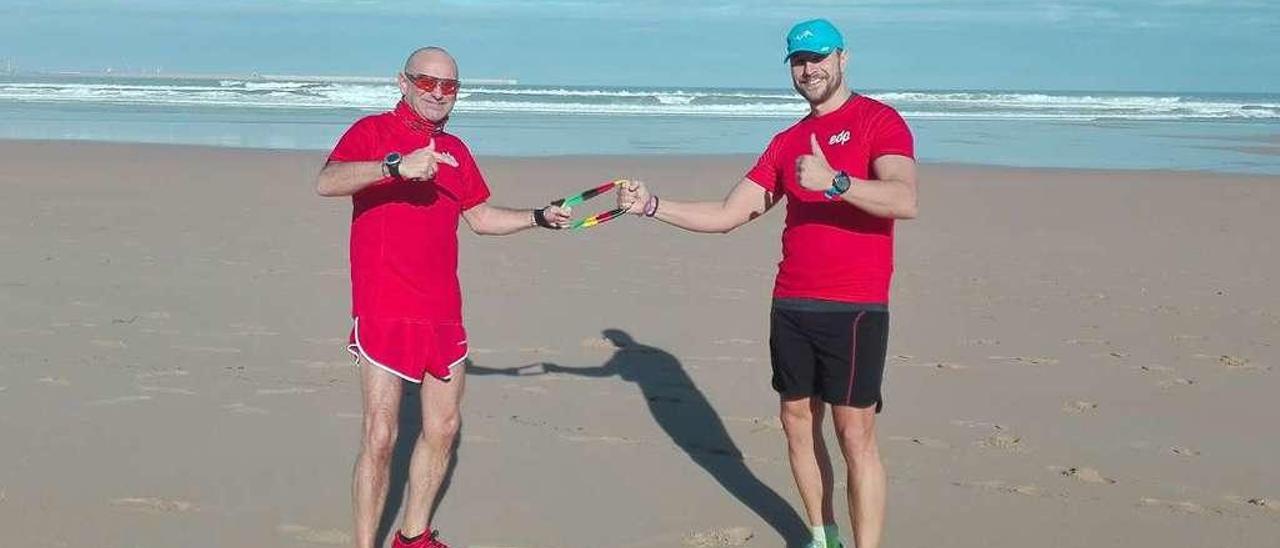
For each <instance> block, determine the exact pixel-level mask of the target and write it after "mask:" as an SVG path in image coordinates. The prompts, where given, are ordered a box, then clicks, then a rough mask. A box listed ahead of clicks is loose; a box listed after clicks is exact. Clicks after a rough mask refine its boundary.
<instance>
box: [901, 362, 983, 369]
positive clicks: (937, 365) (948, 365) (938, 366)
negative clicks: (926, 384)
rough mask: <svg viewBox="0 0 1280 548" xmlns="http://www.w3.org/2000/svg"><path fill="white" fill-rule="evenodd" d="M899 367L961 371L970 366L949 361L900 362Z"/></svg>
mask: <svg viewBox="0 0 1280 548" xmlns="http://www.w3.org/2000/svg"><path fill="white" fill-rule="evenodd" d="M898 367H920V368H924V369H932V370H934V371H960V370H963V369H968V368H969V367H968V366H966V365H960V364H958V363H949V362H934V363H901V364H898Z"/></svg>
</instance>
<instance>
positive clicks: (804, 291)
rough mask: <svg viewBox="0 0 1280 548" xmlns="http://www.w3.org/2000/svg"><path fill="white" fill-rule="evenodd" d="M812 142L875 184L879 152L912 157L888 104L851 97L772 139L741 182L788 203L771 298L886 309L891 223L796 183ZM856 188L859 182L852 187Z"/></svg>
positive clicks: (835, 164)
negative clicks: (800, 162)
mask: <svg viewBox="0 0 1280 548" xmlns="http://www.w3.org/2000/svg"><path fill="white" fill-rule="evenodd" d="M811 135H814V136H816V137H817V139H818V144H819V146H820V147H821V148H822V151H823V154H824V155H825V156H826V158H827V161H828V162H830V163H831V166H832V168H834V169H837V170H841V171H844V172H845V173H847V174H849V176H850V177H853V178H857V179H875V178H876V173H875V169H874V167H873V165H872V164H873V162H874V161H875V160H876V159H877V158H879V157H881V156H885V155H890V154H893V155H899V156H906V157H908V158H914V157H915V149H914V145H913V143H912V137H911V130H910V129H909V128H908V127H907V124H906V122H905V121H904V120H903V119H902V117H901V116H900V115H899V114H898V113H897V111H895V110H894V109H893V108H892V107H890V106H888V105H885V104H884V103H881V102H879V101H876V100H874V99H870V98H868V97H864V96H861V95H855V96H853V97H851V98H850V99H849V100H848V101H847V102H845V104H844V105H842V106H841V107H840V108H839V109H837V110H835V111H834V112H830V113H827V114H825V115H822V116H817V117H814V116H812V115H811V116H809V117H806V118H804V119H803V120H800V121H799V122H797V123H796V124H795V125H793V126H791V127H789V128H787V129H786V130H784V131H783V132H781V133H779V134H777V135H776V136H774V138H773V140H772V141H771V142H770V143H769V147H768V148H767V149H765V151H764V153H763V154H761V155H760V159H759V160H758V161H757V162H756V165H755V167H753V168H752V169H751V171H749V172H748V173H747V178H748V179H750V180H752V181H753V182H755V183H756V184H758V185H760V186H761V187H763V188H764V189H765V190H768V191H769V192H772V193H774V194H776V195H779V196H786V198H787V218H786V227H785V228H784V229H783V231H782V261H781V262H780V263H778V276H777V278H776V280H775V282H774V290H773V295H774V297H779V298H804V299H819V300H828V301H839V302H849V303H867V304H887V303H888V302H889V282H890V278H891V277H892V275H893V219H885V218H881V217H875V216H873V215H871V214H869V213H867V212H865V211H863V210H861V209H859V208H857V207H854V206H853V205H851V204H849V203H847V202H844V201H841V200H835V201H831V200H827V199H826V197H825V196H823V194H822V192H818V191H811V190H808V189H806V188H804V187H802V186H800V184H799V182H797V181H796V160H797V158H799V157H800V156H801V155H803V154H810V153H811V150H812V145H811V144H810V136H811ZM855 184H857V183H855Z"/></svg>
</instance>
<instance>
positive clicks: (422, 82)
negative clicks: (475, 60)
mask: <svg viewBox="0 0 1280 548" xmlns="http://www.w3.org/2000/svg"><path fill="white" fill-rule="evenodd" d="M404 77H405V78H408V79H409V81H410V82H412V83H413V85H414V87H416V88H418V89H420V90H422V91H423V92H424V93H435V91H436V87H437V86H439V87H440V94H441V95H453V94H455V93H458V87H459V86H461V85H462V82H459V81H457V80H451V79H449V78H436V77H435V76H428V75H426V74H409V73H407V72H406V73H404Z"/></svg>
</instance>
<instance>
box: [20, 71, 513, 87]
mask: <svg viewBox="0 0 1280 548" xmlns="http://www.w3.org/2000/svg"><path fill="white" fill-rule="evenodd" d="M0 74H2V75H4V76H43V77H52V78H108V79H110V78H119V79H130V80H175V79H176V80H196V81H219V80H244V81H254V82H268V81H273V82H279V81H287V82H336V83H344V84H385V83H388V82H393V81H394V78H393V77H391V76H331V75H323V74H267V73H259V72H250V73H197V72H190V73H188V72H117V71H110V72H107V71H99V72H90V71H53V72H44V71H31V72H24V71H15V72H0ZM467 83H468V84H476V85H486V86H516V85H520V82H519V80H516V79H514V78H468V79H467Z"/></svg>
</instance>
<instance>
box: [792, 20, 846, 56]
mask: <svg viewBox="0 0 1280 548" xmlns="http://www.w3.org/2000/svg"><path fill="white" fill-rule="evenodd" d="M838 49H844V36H841V35H840V31H839V30H837V29H836V26H835V25H832V24H831V21H827V20H826V19H810V20H808V21H801V22H799V23H796V25H795V26H794V27H791V32H788V33H787V56H786V57H783V59H782V60H783V61H786V60H788V59H791V56H792V55H795V54H797V53H800V52H802V51H804V52H811V53H817V54H819V55H827V54H829V53H831V52H833V51H835V50H838Z"/></svg>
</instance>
